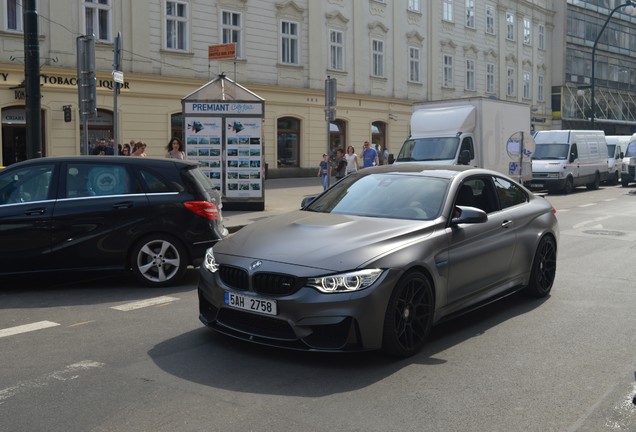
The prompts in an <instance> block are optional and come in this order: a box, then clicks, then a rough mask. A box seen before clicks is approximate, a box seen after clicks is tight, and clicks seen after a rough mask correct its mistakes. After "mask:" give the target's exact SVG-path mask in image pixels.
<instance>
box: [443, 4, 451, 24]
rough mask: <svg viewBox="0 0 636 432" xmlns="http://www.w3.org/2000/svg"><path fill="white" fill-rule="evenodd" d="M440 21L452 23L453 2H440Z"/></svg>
mask: <svg viewBox="0 0 636 432" xmlns="http://www.w3.org/2000/svg"><path fill="white" fill-rule="evenodd" d="M442 1H443V3H442V19H443V20H444V21H453V0H442Z"/></svg>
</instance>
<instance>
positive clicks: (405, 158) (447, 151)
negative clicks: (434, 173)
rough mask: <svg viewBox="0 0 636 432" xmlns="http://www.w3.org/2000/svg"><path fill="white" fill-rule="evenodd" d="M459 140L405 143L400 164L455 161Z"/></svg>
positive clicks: (398, 159)
mask: <svg viewBox="0 0 636 432" xmlns="http://www.w3.org/2000/svg"><path fill="white" fill-rule="evenodd" d="M458 145H459V138H456V137H450V138H415V139H409V140H406V141H405V142H404V144H403V145H402V148H401V149H400V154H399V155H398V157H397V161H398V162H419V161H440V160H454V159H455V155H456V154H457V146H458Z"/></svg>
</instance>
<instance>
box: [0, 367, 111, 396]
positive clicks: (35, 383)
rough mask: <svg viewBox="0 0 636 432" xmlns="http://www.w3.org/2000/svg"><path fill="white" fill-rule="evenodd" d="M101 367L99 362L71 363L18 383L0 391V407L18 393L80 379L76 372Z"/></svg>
mask: <svg viewBox="0 0 636 432" xmlns="http://www.w3.org/2000/svg"><path fill="white" fill-rule="evenodd" d="M103 366H104V363H100V362H96V361H92V360H84V361H81V362H78V363H73V364H71V365H68V366H66V367H65V368H64V369H62V370H58V371H54V372H51V373H48V374H46V375H43V376H41V377H39V378H36V379H34V380H31V381H23V382H20V383H18V384H16V385H14V386H12V387H7V388H5V389H2V390H0V405H2V404H3V403H5V402H6V400H7V399H9V398H11V397H13V396H15V395H17V394H18V393H24V392H26V391H27V390H31V389H38V388H42V387H46V386H48V385H49V384H50V383H51V382H54V381H69V380H74V379H77V378H79V377H80V376H79V375H78V372H81V371H85V370H88V369H95V368H101V367H103Z"/></svg>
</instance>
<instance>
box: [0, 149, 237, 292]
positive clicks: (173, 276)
mask: <svg viewBox="0 0 636 432" xmlns="http://www.w3.org/2000/svg"><path fill="white" fill-rule="evenodd" d="M221 207H222V204H221V195H220V193H219V192H218V191H217V190H216V189H214V188H213V187H212V183H211V182H210V180H209V179H208V177H206V176H205V174H204V173H203V172H202V171H201V170H199V168H198V166H197V164H196V163H193V162H188V161H180V160H175V159H153V158H143V157H124V156H71V157H51V158H39V159H31V160H28V161H24V162H20V163H16V164H14V165H11V166H9V167H7V168H5V169H3V170H1V171H0V233H2V235H1V237H0V275H13V274H20V273H33V272H52V271H69V270H71V271H76V270H84V271H92V270H123V269H126V270H132V271H133V273H134V274H135V276H136V277H137V279H139V280H140V281H141V282H143V283H144V284H146V285H149V286H157V287H158V286H166V285H170V284H172V283H174V282H176V281H177V280H178V279H179V278H180V277H181V276H183V274H184V272H185V270H186V268H187V266H188V265H193V266H198V265H199V264H200V263H201V261H202V259H203V257H204V255H205V251H206V249H207V248H208V247H210V246H212V245H213V244H214V243H216V242H217V241H219V240H221V239H223V238H224V237H225V236H226V235H227V230H226V229H225V227H224V226H223V218H222V215H221Z"/></svg>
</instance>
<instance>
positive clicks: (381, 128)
mask: <svg viewBox="0 0 636 432" xmlns="http://www.w3.org/2000/svg"><path fill="white" fill-rule="evenodd" d="M371 142H372V143H373V145H374V146H375V149H376V150H377V151H378V157H379V159H380V164H382V165H384V163H385V162H384V149H385V148H386V123H384V122H381V121H376V122H373V123H371Z"/></svg>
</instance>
